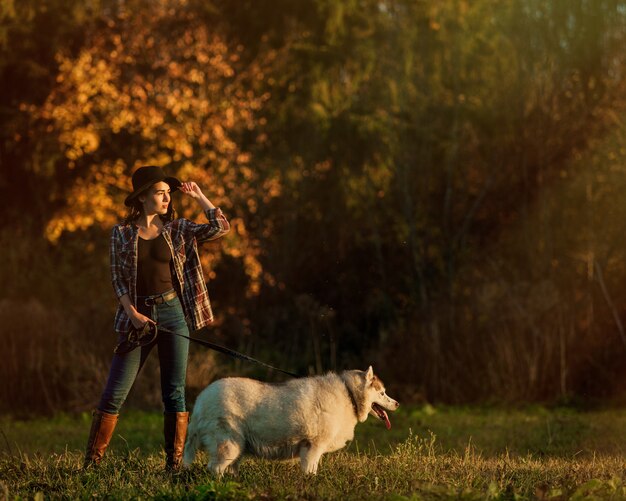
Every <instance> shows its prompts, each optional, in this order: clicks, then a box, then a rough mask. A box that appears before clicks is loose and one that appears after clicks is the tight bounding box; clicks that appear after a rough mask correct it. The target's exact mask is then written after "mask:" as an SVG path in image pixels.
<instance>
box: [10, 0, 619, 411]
mask: <svg viewBox="0 0 626 501" xmlns="http://www.w3.org/2000/svg"><path fill="white" fill-rule="evenodd" d="M625 46H626V4H624V2H623V1H619V0H473V1H469V0H446V1H427V0H421V1H413V0H376V1H374V0H341V1H336V0H299V1H297V2H293V1H289V0H255V1H252V0H242V1H237V2H232V1H227V0H211V1H207V0H37V1H35V0H19V1H17V0H0V76H1V78H0V85H1V90H2V92H0V116H1V117H2V119H1V120H0V194H1V200H2V204H1V205H0V218H1V220H2V221H3V225H2V226H1V227H0V244H1V246H2V260H1V263H0V283H2V284H3V287H2V292H1V293H0V322H1V325H2V327H1V328H0V348H2V351H3V353H5V354H7V355H6V357H7V359H6V360H7V363H4V364H0V375H2V379H3V380H4V381H10V384H8V385H6V386H5V387H4V388H3V389H0V410H2V411H5V412H12V413H31V412H55V411H59V410H67V411H71V410H84V409H87V408H89V407H90V406H92V405H94V403H95V402H96V401H97V398H98V396H99V392H100V390H101V386H102V385H103V384H104V381H105V377H106V371H107V368H108V363H109V357H110V352H111V348H112V345H113V344H114V342H115V339H114V336H113V334H112V320H113V318H112V317H113V312H114V307H115V298H114V295H113V293H112V289H111V286H110V285H109V276H108V238H109V233H110V228H111V226H112V225H113V224H115V222H117V221H118V220H119V219H120V218H121V217H122V216H123V215H124V211H123V209H124V207H123V199H124V197H125V195H126V194H127V192H128V190H129V189H130V175H131V174H132V172H133V170H134V169H135V168H136V167H138V166H139V165H145V164H158V165H161V166H164V167H165V168H166V170H167V171H168V172H169V173H170V174H172V175H177V176H179V177H180V178H182V179H189V180H194V181H196V182H198V184H199V185H200V186H201V187H202V188H203V190H204V191H205V193H206V194H207V196H209V198H210V199H211V200H212V201H213V202H214V203H215V204H216V205H219V206H220V207H221V208H222V209H223V210H224V212H225V213H226V214H227V216H228V217H229V219H230V221H231V223H232V226H233V230H232V231H231V233H230V234H229V235H227V236H226V237H225V238H224V239H222V240H220V241H217V242H214V243H210V244H208V245H206V246H204V248H203V249H202V250H201V253H202V258H203V263H204V265H205V266H204V268H205V272H206V278H207V280H208V282H209V290H210V293H211V297H212V300H213V303H214V306H215V308H214V309H215V312H216V314H217V321H216V323H215V324H214V326H212V327H211V328H210V329H208V331H207V332H204V333H203V335H204V336H208V337H209V338H211V339H213V340H215V341H219V342H222V343H223V344H226V345H228V346H231V347H233V348H235V349H240V350H242V351H245V352H246V353H249V354H250V355H252V356H256V357H259V358H261V359H263V360H265V361H267V362H270V363H274V364H277V365H280V366H282V367H284V368H286V369H290V370H295V371H299V372H301V373H317V372H322V371H325V370H329V369H337V370H340V369H343V368H365V367H367V365H369V364H373V365H374V367H375V369H376V370H377V372H378V373H379V374H380V375H381V376H382V377H383V379H384V380H385V381H386V382H387V385H388V387H389V391H390V392H391V393H392V394H394V396H397V397H398V398H399V399H401V400H403V401H418V400H427V401H441V402H451V403H465V402H525V401H542V402H557V401H558V402H571V401H599V400H605V401H606V400H612V401H615V400H617V401H619V400H620V399H622V398H623V396H624V395H625V394H626V393H625V390H626V387H625V385H624V378H625V377H626V364H625V363H624V361H625V360H626V333H625V331H624V321H625V320H626V290H625V289H624V287H623V284H624V283H625V281H626V266H625V259H626V234H625V230H626V202H624V201H623V199H624V196H623V193H624V188H626V52H624V50H623V49H624V47H625ZM174 204H175V206H176V208H177V210H178V212H179V214H181V215H183V216H185V217H188V218H193V219H195V220H198V221H200V220H201V219H202V215H201V214H200V212H199V210H198V207H197V206H196V205H194V204H193V203H189V202H188V201H187V200H183V199H180V197H179V196H178V197H177V196H175V197H174ZM153 358H156V357H153ZM152 362H153V363H152V364H149V365H148V366H147V367H146V368H145V372H147V373H148V375H143V376H142V377H140V378H139V379H138V381H137V384H136V387H135V389H134V392H133V395H132V397H131V400H132V401H133V402H134V403H135V404H136V405H141V406H158V405H159V401H158V399H159V395H158V388H157V387H156V386H157V385H156V384H155V381H157V379H156V376H155V375H154V374H151V373H153V372H155V371H157V370H158V368H157V367H156V364H155V363H154V360H152ZM234 373H236V374H248V375H252V376H255V377H261V378H270V379H271V378H274V376H275V375H274V374H268V373H265V372H261V371H259V369H257V368H256V367H254V366H249V365H241V364H240V363H235V362H233V361H231V360H228V359H224V358H223V357H221V355H220V356H216V355H214V354H212V353H210V352H206V351H204V348H193V349H192V354H191V366H190V372H189V391H190V394H191V397H192V398H193V395H194V394H195V393H196V392H197V391H198V390H200V389H201V388H202V387H203V386H204V385H206V384H207V383H208V382H210V380H211V379H212V378H214V377H219V376H223V375H226V374H234Z"/></svg>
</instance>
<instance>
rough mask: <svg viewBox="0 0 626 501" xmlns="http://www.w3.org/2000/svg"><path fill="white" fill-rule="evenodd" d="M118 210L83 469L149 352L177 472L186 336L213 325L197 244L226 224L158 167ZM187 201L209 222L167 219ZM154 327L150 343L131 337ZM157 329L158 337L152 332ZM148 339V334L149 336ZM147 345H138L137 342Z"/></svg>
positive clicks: (107, 435) (96, 456) (194, 191)
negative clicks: (106, 330) (114, 338)
mask: <svg viewBox="0 0 626 501" xmlns="http://www.w3.org/2000/svg"><path fill="white" fill-rule="evenodd" d="M132 184H133V192H132V193H131V194H130V195H128V197H127V198H126V200H125V202H124V203H125V205H126V206H127V207H129V208H130V211H129V215H128V217H127V218H126V219H125V221H124V222H123V223H122V224H118V225H116V226H114V227H113V232H112V234H111V245H110V257H111V280H112V283H113V289H114V290H115V294H116V295H117V298H118V300H119V305H118V308H117V312H116V315H115V331H116V332H117V333H118V334H119V344H118V347H117V348H116V350H115V351H116V352H115V354H114V356H113V361H112V363H111V369H110V372H109V377H108V380H107V383H106V386H105V388H104V391H103V392H102V396H101V399H100V403H99V405H98V407H97V409H96V410H95V411H94V413H93V421H92V424H91V431H90V434H89V440H88V443H87V451H86V454H85V466H88V465H90V464H98V463H99V462H100V461H101V459H102V457H103V455H104V452H105V450H106V448H107V446H108V444H109V441H110V439H111V436H112V435H113V430H114V429H115V425H116V423H117V417H118V414H119V410H120V408H121V406H122V404H123V403H124V400H125V399H126V397H127V395H128V392H129V391H130V388H131V386H132V384H133V382H134V381H135V378H136V376H137V373H138V372H139V370H140V369H141V367H142V366H143V364H144V362H145V360H146V357H147V356H148V354H149V353H150V351H151V350H152V348H153V347H154V346H157V349H158V354H159V363H160V366H161V393H162V398H163V405H164V425H163V432H164V437H165V453H166V467H167V468H168V469H170V470H176V469H178V468H179V467H180V463H181V459H182V454H183V447H184V444H185V436H186V434H187V422H188V418H189V413H188V412H187V411H186V407H185V378H186V372H187V354H188V349H189V341H188V340H187V339H185V338H183V337H180V336H177V335H176V334H174V333H178V334H182V335H185V336H188V335H189V331H190V330H191V331H194V330H197V329H200V328H201V327H204V326H205V325H207V324H208V323H210V322H211V321H212V320H213V313H212V311H211V305H210V303H209V296H208V293H207V289H206V284H205V282H204V278H203V275H202V267H201V265H200V258H199V256H198V247H197V243H201V242H205V241H207V240H214V239H216V238H219V237H221V236H222V235H224V234H226V233H227V232H228V230H229V229H230V227H229V224H228V221H227V220H226V218H225V217H224V215H223V214H222V212H221V211H220V209H217V208H215V206H214V205H213V204H212V203H211V202H210V201H209V199H207V198H206V197H205V196H204V194H203V193H202V191H201V190H200V188H199V187H198V185H197V184H196V183H194V182H185V183H181V182H180V181H179V180H178V179H176V178H173V177H167V176H165V173H164V172H163V170H162V169H161V168H160V167H155V166H146V167H140V168H139V169H137V171H135V173H134V174H133V177H132ZM176 190H180V191H181V192H182V193H183V194H185V195H187V196H189V197H191V198H193V199H195V200H196V201H197V202H198V203H199V204H200V206H201V207H202V209H203V210H204V213H205V215H206V217H207V218H208V220H209V222H208V223H207V224H197V223H194V222H191V221H189V220H187V219H183V218H180V219H175V217H174V214H175V212H174V209H173V207H172V204H171V193H172V192H174V191H176ZM150 324H152V325H153V326H158V329H157V335H156V337H155V338H154V339H151V338H150V336H147V337H142V338H141V339H142V340H143V342H139V343H138V342H136V338H135V337H134V336H136V335H137V333H138V332H140V331H143V332H147V331H148V329H147V327H151V325H150ZM161 328H163V329H162V330H160V329H161ZM152 332H153V333H154V329H152ZM146 339H147V340H148V342H145V340H146Z"/></svg>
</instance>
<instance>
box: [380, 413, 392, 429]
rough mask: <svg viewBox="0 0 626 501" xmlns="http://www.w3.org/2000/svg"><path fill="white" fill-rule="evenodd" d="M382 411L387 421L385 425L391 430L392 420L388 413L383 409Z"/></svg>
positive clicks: (384, 419)
mask: <svg viewBox="0 0 626 501" xmlns="http://www.w3.org/2000/svg"><path fill="white" fill-rule="evenodd" d="M381 411H382V416H381V417H382V418H383V421H385V426H386V427H387V429H388V430H391V421H389V417H388V416H387V413H386V412H385V411H384V410H382V409H381Z"/></svg>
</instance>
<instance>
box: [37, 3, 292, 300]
mask: <svg viewBox="0 0 626 501" xmlns="http://www.w3.org/2000/svg"><path fill="white" fill-rule="evenodd" d="M177 4H179V5H180V6H182V5H183V4H184V1H183V0H171V1H167V2H162V3H158V4H155V6H154V8H153V9H151V10H150V11H146V12H143V11H142V12H141V14H139V15H136V16H134V17H131V16H130V15H128V14H124V13H122V14H120V16H119V17H118V18H111V19H108V20H107V22H106V23H105V24H104V26H105V28H103V29H101V31H99V32H98V33H94V34H93V37H92V39H91V43H90V44H89V45H87V46H85V47H84V48H83V49H82V50H81V52H80V53H78V54H77V55H76V56H70V55H67V54H58V55H57V61H58V63H59V74H58V77H57V79H56V85H55V87H54V89H53V91H52V92H51V94H50V96H49V97H48V99H47V101H46V103H45V104H44V105H43V106H42V108H41V110H40V111H39V116H40V118H41V119H43V120H45V121H47V122H48V123H49V125H48V130H49V131H50V132H52V133H54V134H55V135H56V137H57V138H58V141H59V143H60V145H61V148H62V151H63V153H64V155H65V157H66V159H67V168H68V169H70V168H72V167H74V166H78V165H81V169H80V174H79V176H80V177H78V178H75V180H74V184H73V185H72V187H71V189H70V196H69V197H68V200H67V206H66V207H65V208H64V209H63V210H61V211H60V212H59V213H57V214H56V215H55V216H54V217H53V218H52V219H51V220H50V222H49V224H48V226H47V228H46V232H45V234H46V237H47V238H48V239H49V240H50V241H52V242H56V241H57V240H58V239H59V237H60V236H61V235H62V233H63V232H73V231H81V230H85V229H88V228H90V227H92V226H100V227H102V228H105V229H106V228H109V227H110V226H111V225H112V224H114V223H115V222H117V221H119V220H120V218H122V217H123V216H124V214H125V207H124V205H123V200H124V197H125V196H126V195H127V194H128V192H129V190H130V189H131V183H130V175H131V173H132V172H133V170H134V169H136V168H137V167H138V166H140V165H148V164H155V165H161V166H163V167H164V168H165V169H166V171H167V172H168V174H171V175H175V176H178V177H179V178H180V179H182V180H193V181H196V182H197V183H198V184H199V185H200V186H201V188H202V189H203V191H204V192H205V194H206V195H207V196H208V197H209V198H210V199H211V200H212V201H213V202H214V203H215V204H216V205H218V206H220V207H222V209H223V210H224V211H225V213H226V214H227V215H229V216H230V218H231V220H232V223H233V231H232V232H231V233H230V234H229V235H228V236H227V237H226V239H225V241H224V244H223V246H222V248H223V252H225V253H227V254H229V255H231V256H233V257H237V258H241V259H242V260H243V262H244V265H245V269H246V272H247V273H248V274H249V277H250V279H251V284H252V285H251V289H250V291H249V292H251V293H253V291H254V290H258V287H259V284H260V280H261V279H262V276H263V275H262V269H261V265H260V261H259V260H258V255H257V254H258V252H259V251H258V243H257V242H255V241H253V236H252V235H251V234H250V233H249V232H248V231H247V229H246V226H245V223H244V219H243V214H244V213H254V212H255V211H256V210H257V206H258V203H259V202H261V201H263V202H264V203H266V202H268V201H269V199H271V198H272V197H275V196H278V195H279V194H280V191H281V189H280V183H279V182H278V180H277V179H273V180H270V181H266V180H263V179H261V178H260V177H259V172H258V171H256V170H254V169H252V168H251V167H250V165H251V164H252V157H251V154H250V152H247V151H244V150H242V148H241V147H240V146H239V144H238V135H239V134H240V133H241V132H242V131H246V130H251V131H254V130H255V128H256V127H257V112H258V111H259V110H261V109H262V108H263V104H264V103H265V102H266V101H267V100H268V99H269V94H262V95H257V94H256V93H255V91H254V90H253V89H254V84H253V83H250V82H254V81H256V80H258V79H263V78H265V76H264V75H265V74H266V73H267V72H265V71H263V69H262V67H261V66H260V64H261V63H252V64H248V66H246V67H245V68H237V70H235V67H234V65H235V64H237V62H238V61H239V60H240V57H239V54H238V53H239V52H241V50H242V48H241V47H239V48H235V49H234V50H232V49H230V48H229V47H228V45H227V44H226V43H224V41H223V40H222V39H221V38H220V37H219V36H218V35H217V34H216V33H213V32H211V31H209V29H208V28H207V26H206V25H204V24H202V23H201V22H200V21H198V20H197V19H194V18H192V17H191V16H190V15H189V14H188V13H186V11H185V9H182V8H181V9H175V10H173V11H172V10H171V7H172V6H173V5H177ZM163 19H167V21H168V26H175V28H173V29H175V30H176V34H175V35H173V34H171V33H159V30H162V29H163V23H162V20H163ZM174 20H175V21H176V22H174ZM129 137H130V138H132V141H131V142H130V143H128V144H127V143H125V142H124V143H122V141H128V138H129ZM264 140H265V139H263V138H260V139H259V140H258V142H263V141H264ZM103 146H105V147H103ZM176 161H180V162H182V163H181V164H180V165H178V166H177V167H173V166H169V164H171V163H172V162H176ZM76 170H77V172H78V169H76ZM174 204H175V207H176V209H177V212H178V214H179V215H181V216H184V217H188V218H192V219H194V220H197V221H202V216H201V215H200V213H199V210H198V206H197V204H195V203H194V202H193V200H191V199H189V198H186V197H180V195H176V196H175V198H174ZM206 259H208V258H206ZM216 259H217V258H216ZM215 262H216V261H213V262H212V263H210V264H211V266H212V265H214V264H215ZM207 264H208V261H207Z"/></svg>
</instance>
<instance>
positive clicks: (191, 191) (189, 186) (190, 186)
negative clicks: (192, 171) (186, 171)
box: [179, 181, 202, 198]
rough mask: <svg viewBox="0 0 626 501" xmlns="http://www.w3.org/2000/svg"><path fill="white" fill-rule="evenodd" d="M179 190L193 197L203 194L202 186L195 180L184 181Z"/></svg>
mask: <svg viewBox="0 0 626 501" xmlns="http://www.w3.org/2000/svg"><path fill="white" fill-rule="evenodd" d="M179 190H180V191H181V192H182V193H184V194H185V195H189V196H190V197H191V198H200V197H201V196H202V190H201V189H200V186H198V185H197V184H196V183H194V182H193V181H188V182H186V183H183V184H182V185H181V186H180V188H179Z"/></svg>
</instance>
